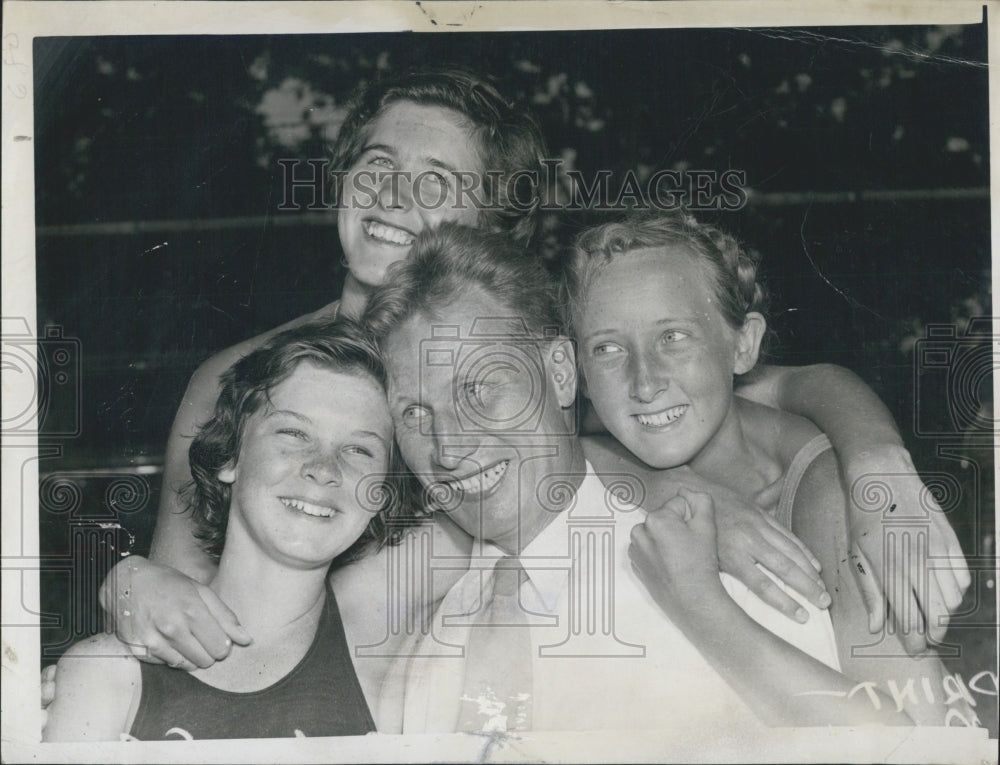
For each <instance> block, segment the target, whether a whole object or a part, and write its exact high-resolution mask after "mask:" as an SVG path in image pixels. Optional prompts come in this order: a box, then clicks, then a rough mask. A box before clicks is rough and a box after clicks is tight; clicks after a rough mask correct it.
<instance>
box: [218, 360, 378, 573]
mask: <svg viewBox="0 0 1000 765" xmlns="http://www.w3.org/2000/svg"><path fill="white" fill-rule="evenodd" d="M391 443H392V421H391V419H390V417H389V411H388V408H387V406H386V401H385V394H384V392H383V390H382V388H381V386H379V385H378V383H376V382H375V380H374V379H372V378H371V377H368V376H367V375H363V374H345V373H343V372H335V371H332V370H330V369H325V368H322V367H319V366H316V365H314V364H312V363H310V362H307V361H306V362H301V363H300V364H299V365H298V367H297V368H296V369H295V370H294V371H293V372H292V374H291V375H290V376H289V377H287V378H286V379H285V380H283V381H282V382H281V383H279V384H278V385H276V386H275V387H274V388H273V389H272V390H271V394H270V404H266V405H265V406H264V407H263V408H262V409H261V410H260V411H258V412H256V413H254V414H253V415H252V416H251V417H250V418H249V420H248V421H247V422H246V424H245V427H244V431H243V443H242V445H241V447H240V453H239V457H238V458H237V461H236V464H235V465H233V466H230V467H227V468H225V469H223V470H222V471H220V473H219V479H220V480H222V481H223V482H225V483H231V484H232V501H231V503H230V511H229V532H228V534H227V537H226V544H227V548H228V546H229V544H230V541H231V540H232V539H233V537H232V534H233V533H234V532H236V533H240V534H242V535H245V536H244V537H243V538H244V539H249V540H250V541H251V543H252V544H254V545H256V546H257V548H259V549H260V550H263V551H264V552H265V553H266V554H267V555H268V556H269V557H271V558H272V559H273V560H276V561H278V562H280V563H283V564H286V565H290V566H292V567H295V568H315V567H325V566H327V565H328V564H329V563H330V561H332V560H333V559H334V558H335V557H336V556H337V555H339V554H340V553H341V552H343V551H344V550H346V549H347V548H348V547H350V546H351V544H353V543H354V542H355V541H356V540H357V539H358V537H359V536H361V533H362V532H363V531H364V529H365V527H366V526H367V525H368V522H369V521H370V520H371V518H372V514H373V513H374V511H375V510H377V508H375V507H364V506H362V503H361V501H360V498H361V497H364V496H365V487H364V486H361V487H359V483H360V482H361V481H362V480H364V479H365V478H368V479H369V480H373V479H374V477H376V476H379V475H384V474H385V472H386V470H387V467H388V464H389V449H390V445H391Z"/></svg>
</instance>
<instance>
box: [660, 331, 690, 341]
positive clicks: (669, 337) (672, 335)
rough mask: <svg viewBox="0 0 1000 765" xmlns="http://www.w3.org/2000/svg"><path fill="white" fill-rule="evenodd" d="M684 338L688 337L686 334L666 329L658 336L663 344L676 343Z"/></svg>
mask: <svg viewBox="0 0 1000 765" xmlns="http://www.w3.org/2000/svg"><path fill="white" fill-rule="evenodd" d="M686 337H688V333H687V332H681V331H680V330H679V329H668V330H667V331H666V332H664V333H663V334H662V335H661V336H660V338H661V339H662V340H663V342H665V343H677V342H680V341H681V340H683V339H684V338H686Z"/></svg>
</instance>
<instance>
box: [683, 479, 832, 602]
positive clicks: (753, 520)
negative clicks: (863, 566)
mask: <svg viewBox="0 0 1000 765" xmlns="http://www.w3.org/2000/svg"><path fill="white" fill-rule="evenodd" d="M682 480H683V481H684V482H685V483H692V482H693V481H698V480H699V477H698V476H695V475H694V474H690V475H685V477H684V478H683V479H682ZM698 488H699V489H701V490H702V491H706V492H709V493H710V494H711V497H712V499H713V500H714V505H715V524H716V528H717V540H718V557H719V563H720V568H721V570H722V571H724V572H726V573H727V574H729V575H730V576H732V577H734V578H736V579H738V580H740V581H741V582H743V584H745V585H746V586H747V588H749V589H750V591H751V592H753V593H754V594H755V595H756V596H757V597H758V598H760V599H761V600H763V601H764V602H765V603H767V604H768V605H769V606H771V607H772V608H775V609H777V610H778V611H780V612H781V613H783V614H784V615H785V616H787V617H788V618H789V619H795V620H796V621H799V622H804V621H806V620H807V619H808V618H809V616H808V614H807V613H806V611H805V610H804V609H803V608H802V607H801V606H800V605H799V604H798V603H797V602H795V600H794V599H792V598H791V597H790V596H789V595H788V594H787V593H785V592H783V591H782V590H781V588H780V587H778V586H777V585H776V584H775V583H774V582H773V581H772V580H771V579H770V577H768V576H767V575H766V574H764V572H763V571H761V570H760V569H759V568H758V567H757V564H758V563H759V564H760V565H761V566H763V567H764V568H766V569H768V570H769V571H770V572H771V573H772V574H774V575H775V576H776V577H778V578H779V579H780V580H782V581H783V582H784V583H785V584H786V585H788V586H789V587H791V588H792V589H794V590H795V591H796V592H799V593H801V594H802V596H803V597H805V598H806V599H807V600H808V601H809V602H810V603H812V604H813V605H815V606H816V607H817V608H826V607H827V606H829V605H830V595H829V593H827V591H826V585H825V584H824V583H823V579H822V578H821V577H820V564H819V561H818V560H816V557H815V556H814V555H813V554H812V553H811V552H810V551H809V548H808V547H806V546H805V545H804V544H803V543H802V542H801V541H799V538H798V537H796V536H795V535H794V534H793V533H792V532H791V531H789V530H788V529H786V528H785V527H784V526H782V525H781V524H780V523H778V522H777V521H776V520H774V518H772V517H771V516H770V515H769V514H768V513H765V512H764V511H762V510H761V509H760V508H759V507H757V506H756V505H754V504H751V503H750V502H747V501H746V500H745V499H743V498H742V497H740V496H739V495H738V494H736V493H735V492H733V491H731V490H729V489H727V488H725V487H723V486H717V485H714V484H708V483H705V484H704V485H700V486H699V487H698ZM671 501H672V500H671Z"/></svg>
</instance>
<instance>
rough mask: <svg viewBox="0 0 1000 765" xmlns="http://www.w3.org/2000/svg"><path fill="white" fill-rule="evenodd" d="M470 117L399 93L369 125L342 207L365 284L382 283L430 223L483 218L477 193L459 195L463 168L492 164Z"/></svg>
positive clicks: (350, 258) (352, 255)
mask: <svg viewBox="0 0 1000 765" xmlns="http://www.w3.org/2000/svg"><path fill="white" fill-rule="evenodd" d="M465 122H466V121H465V120H464V119H463V117H462V115H461V114H459V113H458V112H456V111H454V110H452V109H447V108H445V107H441V106H428V105H422V104H416V103H413V102H412V101H397V102H395V103H393V104H391V105H389V106H388V107H386V108H385V110H384V111H383V112H382V113H381V114H380V115H379V116H378V117H377V118H376V119H375V120H374V121H373V122H372V123H371V124H370V126H369V127H368V133H367V139H366V140H365V143H364V146H363V147H362V150H361V154H360V155H359V156H358V158H357V160H356V161H355V162H354V164H353V165H351V167H350V168H349V170H348V173H347V176H346V178H345V182H344V200H343V203H342V205H341V207H340V210H339V213H338V228H339V233H340V243H341V245H342V246H343V249H344V255H345V257H346V258H347V263H348V266H349V267H350V269H351V273H352V274H353V275H354V278H355V279H357V280H358V281H359V282H361V284H364V285H367V286H370V287H374V286H378V285H380V284H381V283H382V282H383V281H384V279H385V271H386V269H387V268H388V267H389V266H391V265H392V264H393V263H395V262H397V261H400V260H403V259H404V258H406V256H407V255H408V254H409V253H410V249H411V247H412V246H413V241H414V239H416V237H417V234H419V233H420V232H421V231H423V230H424V229H428V228H433V227H434V226H437V225H438V224H440V223H442V222H443V221H455V222H457V223H462V224H465V225H467V226H475V225H476V224H477V222H478V220H479V211H478V210H477V209H476V208H475V206H474V205H473V204H472V200H471V199H470V196H469V194H465V195H464V197H463V198H462V200H461V204H460V203H459V202H460V200H459V192H458V186H459V183H460V182H461V178H459V176H457V175H456V172H460V173H466V174H468V173H477V174H481V173H482V172H483V169H484V168H483V167H482V164H483V161H482V159H481V158H480V157H479V152H478V150H477V149H476V147H475V142H474V141H473V139H472V136H471V134H470V133H469V130H468V128H467V127H466V124H465ZM465 185H466V188H467V187H468V185H469V180H468V178H467V179H466V180H465ZM480 195H481V192H480Z"/></svg>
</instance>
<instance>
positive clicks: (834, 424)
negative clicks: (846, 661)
mask: <svg viewBox="0 0 1000 765" xmlns="http://www.w3.org/2000/svg"><path fill="white" fill-rule="evenodd" d="M744 378H746V379H744ZM738 382H739V388H738V389H737V393H738V394H739V395H741V396H743V397H745V398H749V399H751V400H753V401H757V402H758V403H762V404H767V405H769V406H774V407H777V408H779V409H782V410H784V411H786V412H791V413H793V414H797V415H800V416H803V417H806V418H808V419H810V420H812V421H813V422H814V423H815V424H816V425H817V426H818V427H819V428H820V430H822V431H823V432H824V433H826V435H827V436H828V437H829V439H830V441H831V443H832V444H833V447H834V450H835V451H836V453H837V458H838V461H839V463H840V466H841V469H842V473H843V475H844V478H845V480H846V485H847V486H848V487H849V489H850V499H851V501H850V502H849V504H848V511H847V512H848V518H849V523H848V527H847V532H848V534H849V537H848V538H849V540H850V542H851V543H852V545H853V547H854V550H853V553H854V554H859V555H860V557H862V559H866V560H867V561H868V563H869V564H870V565H868V566H867V567H866V569H867V570H869V572H870V573H869V574H868V575H866V576H864V577H861V576H860V575H859V581H858V583H859V584H860V585H861V587H862V592H863V593H864V597H865V603H866V604H867V609H868V613H869V615H870V626H871V630H872V632H878V631H880V630H882V629H883V626H884V624H885V617H886V599H887V598H888V605H889V606H890V607H891V608H892V611H893V614H894V615H895V618H896V622H897V625H898V627H899V630H900V632H901V634H903V635H904V636H905V638H904V644H905V646H906V648H907V650H908V651H909V652H910V653H911V654H914V655H915V654H917V653H920V652H921V651H923V650H925V649H926V648H927V642H928V641H927V638H928V636H929V637H930V639H931V641H932V642H939V641H940V640H941V639H942V638H943V636H944V632H945V630H946V629H947V625H948V616H949V614H950V613H951V612H953V611H955V609H957V608H958V606H959V604H960V603H961V601H962V596H963V594H964V592H965V590H966V589H967V588H968V587H969V584H970V583H971V577H970V575H969V570H968V567H967V565H966V562H965V558H964V556H963V555H962V551H961V547H960V546H959V544H958V538H957V537H956V536H955V532H954V531H953V530H952V528H951V525H950V524H949V523H948V519H947V518H946V517H945V515H944V513H943V512H942V511H941V508H940V507H939V506H938V504H937V502H936V501H935V500H934V497H933V495H931V493H930V492H929V491H928V490H927V488H926V487H925V486H924V484H923V482H922V481H921V480H920V477H919V475H918V474H917V472H916V470H915V468H914V466H913V462H912V460H911V458H910V455H909V452H907V450H906V449H905V448H904V446H903V442H902V439H901V438H900V435H899V431H898V430H897V429H896V425H895V423H894V422H893V420H892V415H891V414H890V413H889V410H888V409H887V408H886V407H885V405H884V404H883V403H882V401H881V400H880V399H879V398H878V396H876V395H875V394H874V393H873V392H872V390H871V388H869V387H868V386H867V385H866V384H865V383H864V381H863V380H861V378H860V377H858V376H857V375H855V374H854V373H853V372H851V371H849V370H847V369H845V368H843V367H839V366H836V365H834V364H816V365H813V366H808V367H774V366H758V367H757V368H755V369H754V370H753V372H751V373H750V374H749V375H744V377H743V378H740V380H739V381H738ZM890 512H891V513H892V516H889V515H888V513H890ZM889 517H891V518H892V519H893V520H898V519H906V518H910V519H922V520H925V521H926V522H927V530H928V539H927V542H928V544H927V546H926V547H925V548H923V550H924V551H925V552H921V550H920V548H917V547H912V548H909V549H908V550H903V549H899V550H893V551H892V555H887V553H886V550H885V547H884V544H883V541H884V538H885V534H884V533H883V529H884V525H883V519H884V518H889ZM813 549H814V550H815V549H816V548H813ZM817 551H818V550H817ZM922 558H933V559H934V560H935V566H934V568H933V569H932V571H933V572H934V576H933V577H931V578H930V581H929V583H928V584H929V586H925V584H924V583H922V582H921V581H919V580H918V579H917V575H918V572H920V571H923V570H925V562H926V561H925V560H924V559H922ZM890 560H896V561H897V564H896V565H893V566H891V567H890V566H889V565H888V561H890ZM944 561H947V562H948V564H949V565H946V566H940V565H939V564H940V563H941V562H944ZM856 573H857V572H856Z"/></svg>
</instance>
